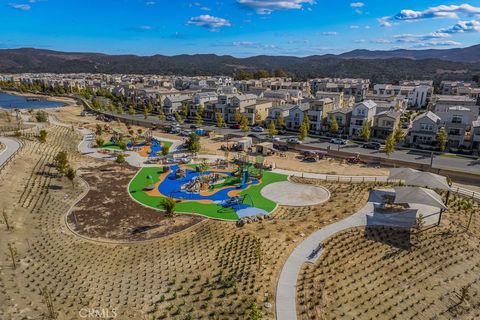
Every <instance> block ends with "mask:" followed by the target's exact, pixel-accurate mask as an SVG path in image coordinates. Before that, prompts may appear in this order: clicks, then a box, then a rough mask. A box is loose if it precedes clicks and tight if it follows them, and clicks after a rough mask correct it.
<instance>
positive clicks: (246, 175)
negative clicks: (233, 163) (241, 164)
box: [240, 169, 248, 187]
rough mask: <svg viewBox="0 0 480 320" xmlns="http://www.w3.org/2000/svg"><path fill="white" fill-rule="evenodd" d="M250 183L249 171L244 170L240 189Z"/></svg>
mask: <svg viewBox="0 0 480 320" xmlns="http://www.w3.org/2000/svg"><path fill="white" fill-rule="evenodd" d="M247 182H248V169H247V170H243V172H242V181H241V182H240V187H243V186H244V185H246V184H247Z"/></svg>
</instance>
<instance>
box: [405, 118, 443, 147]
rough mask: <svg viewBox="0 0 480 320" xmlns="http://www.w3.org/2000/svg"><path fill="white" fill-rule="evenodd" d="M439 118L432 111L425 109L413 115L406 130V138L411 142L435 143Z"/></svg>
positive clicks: (439, 124) (439, 122)
mask: <svg viewBox="0 0 480 320" xmlns="http://www.w3.org/2000/svg"><path fill="white" fill-rule="evenodd" d="M441 125H442V124H441V119H440V117H439V116H438V115H436V114H435V113H433V112H432V111H427V112H425V113H422V114H420V115H418V116H417V117H415V119H413V121H412V127H411V128H410V130H409V131H408V134H407V136H406V140H407V142H409V143H412V144H425V145H433V144H436V139H437V134H438V131H439V130H440V128H441Z"/></svg>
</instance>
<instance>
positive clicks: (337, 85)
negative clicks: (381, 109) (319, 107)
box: [310, 78, 370, 102]
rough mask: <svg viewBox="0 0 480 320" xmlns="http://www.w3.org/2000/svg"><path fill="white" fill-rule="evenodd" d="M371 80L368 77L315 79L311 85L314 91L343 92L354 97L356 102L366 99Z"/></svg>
mask: <svg viewBox="0 0 480 320" xmlns="http://www.w3.org/2000/svg"><path fill="white" fill-rule="evenodd" d="M369 85H370V80H368V79H336V78H323V79H313V80H311V81H310V86H311V88H312V91H313V92H315V93H316V92H317V91H323V92H342V93H343V94H344V96H345V97H354V98H355V102H361V101H363V100H365V97H366V95H367V93H368V88H369Z"/></svg>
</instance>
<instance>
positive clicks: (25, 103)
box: [0, 92, 63, 109]
mask: <svg viewBox="0 0 480 320" xmlns="http://www.w3.org/2000/svg"><path fill="white" fill-rule="evenodd" d="M0 107H1V108H5V109H15V108H18V109H40V108H57V107H63V103H62V102H56V101H48V100H28V98H26V97H20V96H15V95H11V94H8V93H3V92H0Z"/></svg>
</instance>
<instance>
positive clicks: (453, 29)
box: [439, 20, 480, 34]
mask: <svg viewBox="0 0 480 320" xmlns="http://www.w3.org/2000/svg"><path fill="white" fill-rule="evenodd" d="M439 32H443V33H448V34H450V33H465V32H480V20H470V21H458V22H457V23H456V24H454V25H453V26H450V27H448V28H444V29H440V30H439Z"/></svg>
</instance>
